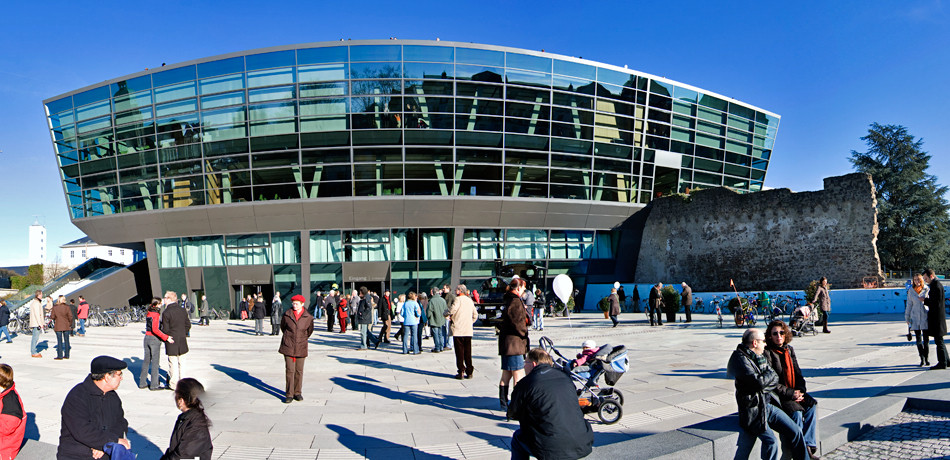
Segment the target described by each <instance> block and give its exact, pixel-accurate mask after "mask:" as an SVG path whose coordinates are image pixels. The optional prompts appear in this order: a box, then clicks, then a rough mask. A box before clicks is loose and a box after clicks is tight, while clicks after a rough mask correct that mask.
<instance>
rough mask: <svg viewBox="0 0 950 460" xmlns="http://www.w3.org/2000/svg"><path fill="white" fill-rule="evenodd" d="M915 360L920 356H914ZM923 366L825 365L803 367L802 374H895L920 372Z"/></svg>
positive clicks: (845, 375) (828, 375)
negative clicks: (821, 366) (815, 367)
mask: <svg viewBox="0 0 950 460" xmlns="http://www.w3.org/2000/svg"><path fill="white" fill-rule="evenodd" d="M913 359H914V360H917V359H919V358H917V357H914V358H913ZM920 370H921V368H920V367H919V366H914V365H911V364H908V365H905V366H868V367H824V368H817V369H802V374H804V376H805V377H806V378H808V377H838V376H840V377H847V376H851V375H872V374H895V373H901V372H918V371H920Z"/></svg>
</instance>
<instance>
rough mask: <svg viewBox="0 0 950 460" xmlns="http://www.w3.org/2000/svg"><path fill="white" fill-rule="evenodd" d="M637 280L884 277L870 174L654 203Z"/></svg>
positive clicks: (772, 286) (781, 285)
mask: <svg viewBox="0 0 950 460" xmlns="http://www.w3.org/2000/svg"><path fill="white" fill-rule="evenodd" d="M648 212H649V216H648V217H647V218H646V222H645V224H644V230H643V239H642V242H641V244H640V253H639V257H638V258H637V268H636V281H637V282H640V283H653V282H656V281H660V282H663V283H664V284H666V283H679V282H682V281H685V282H686V283H687V284H689V285H690V286H691V287H692V288H693V290H694V291H725V290H731V289H730V288H729V280H730V279H733V280H735V283H736V287H737V289H738V290H739V291H743V290H759V289H767V290H777V289H804V288H805V287H806V286H807V285H808V283H809V282H810V281H811V280H815V279H818V278H820V277H822V276H826V277H828V282H829V283H831V284H832V285H834V287H835V288H857V287H862V285H863V282H864V281H865V277H873V278H874V279H875V280H876V281H877V282H878V283H880V282H881V281H882V280H883V273H882V272H881V263H880V258H879V257H878V253H877V245H876V242H877V233H878V228H877V199H876V198H875V195H874V184H873V183H872V182H871V176H870V175H868V174H863V173H854V174H848V175H845V176H838V177H829V178H826V179H825V181H824V190H821V191H816V192H799V193H792V192H791V191H790V190H788V189H776V190H767V191H763V192H757V193H749V194H738V193H735V192H733V191H731V190H729V189H726V188H717V189H710V190H700V191H697V192H694V193H693V194H692V195H690V196H689V197H688V198H684V197H681V196H670V197H663V198H658V199H656V200H654V201H653V202H652V203H651V205H650V206H649V207H648Z"/></svg>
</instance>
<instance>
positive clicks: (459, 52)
mask: <svg viewBox="0 0 950 460" xmlns="http://www.w3.org/2000/svg"><path fill="white" fill-rule="evenodd" d="M455 61H456V62H458V63H464V64H480V65H489V66H498V67H501V66H504V65H505V53H503V52H501V51H492V50H482V49H473V48H456V49H455Z"/></svg>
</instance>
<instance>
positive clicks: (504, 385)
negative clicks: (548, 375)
mask: <svg viewBox="0 0 950 460" xmlns="http://www.w3.org/2000/svg"><path fill="white" fill-rule="evenodd" d="M525 287H526V284H525V281H524V280H523V279H521V278H514V279H512V280H511V282H510V283H508V291H507V292H505V298H504V302H505V310H504V312H502V315H501V325H500V326H499V328H498V354H499V355H501V381H500V382H499V383H498V401H499V402H500V403H501V409H502V410H507V409H508V388H509V387H508V383H509V382H510V381H511V380H514V384H515V385H517V384H518V381H519V380H521V379H522V378H524V375H525V374H524V355H525V354H526V353H528V310H527V308H526V307H525V306H524V302H522V301H521V295H522V294H524V290H525Z"/></svg>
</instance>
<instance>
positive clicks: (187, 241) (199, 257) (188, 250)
mask: <svg viewBox="0 0 950 460" xmlns="http://www.w3.org/2000/svg"><path fill="white" fill-rule="evenodd" d="M182 252H183V254H184V259H185V266H186V267H223V266H224V239H223V238H221V237H220V236H210V237H207V236H206V237H190V238H183V239H182Z"/></svg>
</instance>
